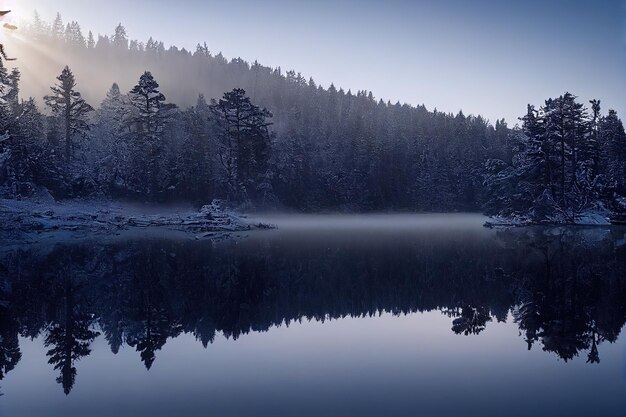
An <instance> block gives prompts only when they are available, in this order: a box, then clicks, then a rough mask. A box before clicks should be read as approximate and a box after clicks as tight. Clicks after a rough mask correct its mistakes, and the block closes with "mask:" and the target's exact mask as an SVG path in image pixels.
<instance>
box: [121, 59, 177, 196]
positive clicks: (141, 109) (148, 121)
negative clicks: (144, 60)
mask: <svg viewBox="0 0 626 417" xmlns="http://www.w3.org/2000/svg"><path fill="white" fill-rule="evenodd" d="M128 97H129V103H130V106H131V112H130V113H129V114H128V117H127V118H126V123H127V126H128V128H129V131H130V133H131V135H132V136H133V140H132V145H131V148H130V152H131V153H132V156H131V161H133V162H132V165H133V171H134V174H132V175H131V182H132V183H134V185H135V187H136V188H135V191H140V192H143V193H145V194H146V195H147V196H148V197H149V198H152V199H155V198H157V194H158V193H159V192H160V191H161V185H162V184H160V182H161V181H160V179H161V178H160V175H161V174H162V173H161V172H160V162H161V161H160V157H161V155H162V152H163V147H164V144H163V132H164V130H165V127H166V125H167V124H168V122H170V121H171V118H172V116H173V113H174V109H175V106H173V105H171V104H166V103H165V96H164V95H163V94H162V93H161V92H160V91H159V84H158V83H157V82H156V80H155V79H154V77H153V76H152V74H151V73H150V72H149V71H146V72H144V73H143V74H142V75H141V77H140V78H139V83H138V84H137V85H135V86H134V87H133V89H132V90H130V93H129V94H128ZM146 178H147V181H146Z"/></svg>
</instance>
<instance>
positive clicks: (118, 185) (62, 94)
mask: <svg viewBox="0 0 626 417" xmlns="http://www.w3.org/2000/svg"><path fill="white" fill-rule="evenodd" d="M23 35H24V36H23V37H24V39H29V40H31V41H29V42H26V41H24V40H23V39H22V40H19V39H16V40H14V41H13V43H12V44H11V45H12V47H13V48H16V49H15V53H16V54H17V55H22V56H24V57H27V58H28V59H29V62H42V63H43V62H47V61H46V59H48V58H46V57H47V56H54V57H57V58H58V60H62V61H63V62H61V63H58V64H57V65H55V66H52V67H53V68H55V71H56V72H55V73H53V74H52V73H51V75H50V80H49V83H48V85H47V86H46V89H45V90H42V91H40V90H38V89H37V88H36V87H35V86H21V85H20V75H21V74H20V70H19V69H17V68H16V69H9V68H7V67H6V66H5V65H6V63H5V64H4V65H3V66H2V67H0V86H1V88H0V96H1V100H0V132H2V136H1V137H0V196H2V197H3V198H27V197H29V196H30V195H32V194H33V193H34V192H35V190H36V189H41V188H44V189H46V190H47V191H48V192H49V193H50V194H52V196H54V198H56V199H73V198H111V199H124V200H132V201H141V202H150V203H162V202H190V203H194V204H203V203H206V202H209V201H211V200H212V199H215V198H219V199H223V200H225V201H228V202H229V203H230V204H231V205H233V206H237V207H243V208H248V209H259V208H274V209H292V210H299V211H354V212H356V211H359V212H360V211H388V210H393V211H428V212H452V211H483V212H485V213H487V214H489V215H499V216H502V217H507V218H516V219H521V220H523V221H528V222H536V223H542V222H548V223H576V222H578V221H580V219H581V218H582V217H584V216H585V215H586V213H588V212H590V211H597V212H600V213H604V214H606V215H607V216H608V215H613V216H619V215H620V214H623V213H624V212H626V200H625V199H624V196H625V195H626V134H625V132H624V126H623V124H622V122H621V120H620V119H619V117H618V115H617V113H616V112H615V111H613V110H608V112H604V111H603V109H602V108H601V105H600V101H599V100H592V101H591V102H590V103H589V104H588V105H585V104H584V103H581V102H580V101H579V100H578V99H577V97H576V96H574V95H573V94H570V93H565V94H563V95H562V96H560V97H557V98H551V99H548V100H546V101H545V103H544V104H542V105H540V106H539V107H535V106H533V105H529V106H528V109H527V112H526V114H524V115H522V116H521V117H520V123H519V125H516V126H515V127H510V126H507V123H506V122H505V121H504V120H503V119H502V120H496V121H495V124H493V123H491V122H490V121H488V120H486V119H485V118H483V117H481V116H474V115H465V114H464V113H463V112H462V111H459V112H458V113H457V114H450V113H443V112H440V111H437V110H436V109H434V110H432V111H430V110H428V109H427V108H426V106H425V105H418V106H412V105H409V104H401V103H399V102H398V103H391V102H388V101H387V102H386V101H384V100H382V99H377V98H375V97H374V95H373V93H372V92H369V91H357V92H352V91H349V90H348V91H344V90H343V89H341V88H337V87H335V86H334V85H330V86H329V87H328V88H324V87H322V86H319V85H317V84H316V83H315V81H314V80H313V79H312V78H310V79H308V80H307V79H306V78H304V77H303V76H302V75H301V74H300V73H296V72H295V71H286V72H283V71H282V69H281V68H269V67H265V66H262V65H261V64H259V63H258V62H254V63H248V62H246V61H244V60H242V59H240V58H235V59H232V60H227V59H226V58H224V56H222V54H220V53H218V54H214V53H212V52H211V51H209V49H208V47H207V45H206V43H204V44H198V46H197V48H196V50H195V51H188V50H185V49H178V48H177V47H175V46H172V47H169V48H168V49H166V48H165V46H164V43H163V42H160V41H156V40H154V39H152V38H150V39H149V40H148V41H147V42H145V43H144V42H141V41H137V40H131V39H129V37H128V36H127V32H126V29H125V28H124V26H122V25H121V24H120V25H118V26H117V27H116V28H115V30H114V33H113V34H112V35H106V36H103V35H98V36H97V37H95V36H94V35H93V33H92V32H88V33H87V34H86V35H85V34H84V33H83V31H82V30H81V27H80V25H79V24H78V23H77V22H69V23H67V24H65V23H64V22H63V20H62V17H61V16H60V15H57V17H56V19H55V20H54V21H53V22H51V23H48V22H44V21H43V20H41V18H39V16H38V15H37V14H35V16H34V18H33V20H32V22H31V23H30V25H28V27H26V28H24V31H23ZM35 44H36V45H38V47H34V46H33V45H35ZM42 49H45V50H46V51H47V52H46V54H44V53H42V52H41V51H42ZM55 62H56V61H55ZM18 65H19V61H18ZM44 67H45V68H47V67H49V65H48V66H45V65H42V68H44ZM42 72H43V73H46V71H42ZM77 74H91V78H87V77H86V76H85V75H83V77H85V79H81V78H80V77H79V76H78V75H77ZM55 77H56V78H55ZM105 83H106V85H107V87H106V88H108V91H107V92H106V96H104V97H99V98H98V94H99V93H98V92H99V91H100V89H101V88H104V87H103V85H104V84H105ZM83 85H84V86H85V89H84V90H83V89H82V86H83ZM122 85H128V86H129V87H128V88H122V87H120V86H122ZM22 87H26V88H23V89H25V90H27V91H29V92H37V94H40V96H38V97H31V98H22V97H21V95H20V88H22Z"/></svg>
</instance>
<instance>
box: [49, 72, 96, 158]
mask: <svg viewBox="0 0 626 417" xmlns="http://www.w3.org/2000/svg"><path fill="white" fill-rule="evenodd" d="M57 81H58V83H57V84H56V85H54V86H52V87H50V89H51V90H52V94H51V95H48V96H46V97H45V101H46V105H47V106H48V107H50V110H52V113H53V114H54V115H55V116H56V117H59V118H61V119H62V120H63V127H64V133H65V160H66V162H70V161H71V160H72V156H73V155H74V152H75V143H74V138H75V137H76V136H78V135H82V134H84V133H85V132H86V131H88V130H89V124H88V123H87V115H88V113H89V112H91V111H92V110H93V108H92V107H91V106H90V105H89V104H87V102H85V100H83V98H82V97H81V95H80V93H79V92H78V91H76V90H75V88H76V80H75V78H74V74H72V71H71V70H70V68H69V67H67V66H66V67H65V68H64V69H63V71H62V72H61V75H59V76H58V77H57Z"/></svg>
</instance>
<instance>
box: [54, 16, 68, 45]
mask: <svg viewBox="0 0 626 417" xmlns="http://www.w3.org/2000/svg"><path fill="white" fill-rule="evenodd" d="M51 32H52V33H51V35H52V38H53V39H54V40H56V41H61V40H63V36H64V33H65V27H64V25H63V19H62V18H61V13H57V15H56V17H55V18H54V22H53V23H52V28H51Z"/></svg>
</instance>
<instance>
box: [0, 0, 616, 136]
mask: <svg viewBox="0 0 626 417" xmlns="http://www.w3.org/2000/svg"><path fill="white" fill-rule="evenodd" d="M0 5H3V6H11V7H13V8H16V9H17V10H18V11H19V12H20V13H25V14H27V15H30V14H31V12H32V10H33V9H37V10H39V12H40V14H41V15H42V17H44V18H45V19H47V20H51V19H52V18H53V16H54V13H55V12H56V11H57V10H58V11H60V12H61V14H62V16H63V18H64V21H65V22H67V21H68V20H77V21H79V23H80V24H81V25H82V27H83V30H84V31H85V32H86V31H87V30H88V29H92V30H93V31H94V32H95V33H98V32H100V33H107V34H109V33H112V32H113V28H114V27H115V25H116V24H117V23H118V22H121V23H122V24H124V25H125V26H126V28H127V30H128V33H129V35H130V36H131V37H132V38H138V39H140V40H146V39H147V38H148V37H149V36H153V37H155V38H157V39H159V40H162V41H164V42H165V43H166V45H170V44H175V45H177V46H180V47H183V46H184V47H187V48H192V49H194V48H195V45H196V43H198V42H202V41H206V42H207V43H208V45H209V48H210V49H211V50H212V51H213V52H219V51H221V52H222V53H223V54H224V55H225V56H226V57H228V58H233V57H241V58H244V59H246V60H250V61H253V60H255V59H258V60H259V62H261V63H262V64H265V65H269V66H272V67H276V66H281V67H282V68H283V69H284V70H288V69H295V70H296V71H300V72H302V73H303V74H304V75H305V76H307V77H309V76H312V77H313V78H314V79H315V80H316V81H317V82H318V83H321V84H322V85H324V86H328V85H329V84H330V83H331V82H334V83H335V85H337V86H341V87H343V88H344V89H346V90H347V89H349V88H350V89H352V90H353V91H355V90H359V89H367V90H371V91H372V92H373V93H374V95H375V96H376V97H377V98H383V99H385V100H391V101H392V102H395V101H397V100H399V101H401V102H407V103H410V104H422V103H424V104H426V106H427V107H428V108H429V109H433V108H434V107H437V108H438V109H439V110H443V111H449V112H457V111H458V110H459V109H463V111H464V112H465V113H466V114H470V113H473V114H482V115H485V116H486V117H487V118H489V119H490V120H491V121H495V119H496V118H501V117H504V118H506V119H507V121H509V123H510V124H514V123H515V122H516V118H517V117H518V116H519V115H521V114H522V113H523V112H524V110H525V105H526V104H527V103H529V102H530V103H536V104H539V103H541V102H542V101H543V100H544V99H545V98H547V97H549V96H555V95H559V94H561V93H563V92H565V91H566V90H569V91H571V92H573V93H575V94H577V95H579V96H580V97H581V99H583V100H588V99H591V98H596V97H597V98H600V99H601V100H602V103H603V109H604V111H605V112H606V111H607V110H608V108H609V107H611V108H615V109H616V110H617V111H618V112H619V113H620V114H621V115H622V117H623V118H625V119H626V116H625V113H626V0H586V1H583V0H524V1H503V0H471V1H469V0H424V1H419V0H415V1H402V0H378V1H374V0H343V1H342V0H315V1H305V0H289V1H286V0H264V1H258V0H228V1H224V0H220V1H214V0H176V1H175V0H107V1H102V0H62V1H53V0H0Z"/></svg>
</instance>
